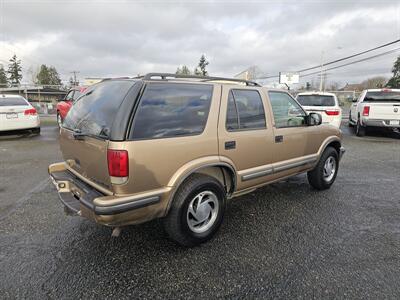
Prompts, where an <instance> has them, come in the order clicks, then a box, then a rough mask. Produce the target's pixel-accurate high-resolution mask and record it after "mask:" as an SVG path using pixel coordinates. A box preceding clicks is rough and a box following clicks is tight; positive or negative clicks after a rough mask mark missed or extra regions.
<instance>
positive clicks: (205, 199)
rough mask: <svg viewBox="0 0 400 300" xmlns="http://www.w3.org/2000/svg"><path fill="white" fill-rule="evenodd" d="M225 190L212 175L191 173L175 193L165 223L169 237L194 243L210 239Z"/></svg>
mask: <svg viewBox="0 0 400 300" xmlns="http://www.w3.org/2000/svg"><path fill="white" fill-rule="evenodd" d="M225 198H226V193H225V190H224V188H223V186H222V185H221V184H220V183H219V181H218V180H216V179H215V178H213V177H209V176H205V175H202V174H194V175H192V176H190V177H189V178H188V179H186V180H185V181H184V182H183V183H182V185H181V187H180V188H179V189H178V191H177V192H176V194H175V197H174V199H173V202H172V205H171V209H170V211H169V213H168V215H167V216H166V217H165V219H164V227H165V230H166V232H167V233H168V235H169V236H170V237H171V239H172V240H174V241H175V242H177V243H178V244H180V245H182V246H186V247H193V246H196V245H198V244H201V243H204V242H206V241H208V240H209V239H211V238H212V237H213V236H214V234H215V233H216V232H217V230H218V229H219V227H220V226H221V224H222V220H223V216H224V211H225V202H226V201H225Z"/></svg>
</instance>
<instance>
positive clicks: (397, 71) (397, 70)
mask: <svg viewBox="0 0 400 300" xmlns="http://www.w3.org/2000/svg"><path fill="white" fill-rule="evenodd" d="M392 73H393V76H392V78H390V79H389V81H388V82H387V84H386V86H387V87H391V88H400V56H398V57H397V59H396V61H395V62H394V64H393V68H392Z"/></svg>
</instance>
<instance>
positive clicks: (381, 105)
mask: <svg viewBox="0 0 400 300" xmlns="http://www.w3.org/2000/svg"><path fill="white" fill-rule="evenodd" d="M349 126H356V135H357V136H364V135H365V134H366V131H367V129H368V127H377V128H382V129H390V130H397V131H398V130H399V129H400V89H369V90H364V91H363V92H362V93H361V95H360V97H359V98H358V99H355V101H354V103H353V104H352V105H351V108H350V116H349Z"/></svg>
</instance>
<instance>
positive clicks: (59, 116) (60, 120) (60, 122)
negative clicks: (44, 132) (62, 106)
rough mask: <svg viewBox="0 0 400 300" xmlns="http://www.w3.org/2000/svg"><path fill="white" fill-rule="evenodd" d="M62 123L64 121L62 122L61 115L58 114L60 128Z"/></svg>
mask: <svg viewBox="0 0 400 300" xmlns="http://www.w3.org/2000/svg"><path fill="white" fill-rule="evenodd" d="M62 122H63V121H62V118H61V115H60V113H57V124H58V127H60V128H61V125H62Z"/></svg>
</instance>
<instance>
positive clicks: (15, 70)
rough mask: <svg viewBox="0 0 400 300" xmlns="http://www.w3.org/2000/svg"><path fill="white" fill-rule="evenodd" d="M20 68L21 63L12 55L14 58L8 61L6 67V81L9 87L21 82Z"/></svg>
mask: <svg viewBox="0 0 400 300" xmlns="http://www.w3.org/2000/svg"><path fill="white" fill-rule="evenodd" d="M21 72H22V67H21V61H20V60H19V59H17V55H15V54H14V56H13V57H12V58H11V59H10V63H9V65H8V70H7V73H8V76H9V77H8V79H9V82H10V83H11V85H18V84H19V83H20V82H21V79H22V74H21Z"/></svg>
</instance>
